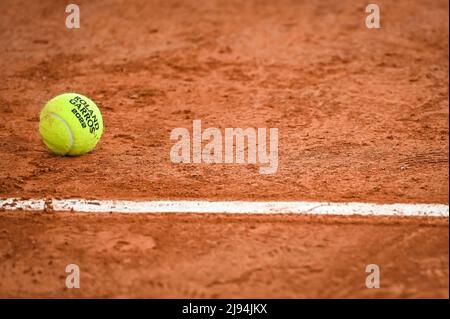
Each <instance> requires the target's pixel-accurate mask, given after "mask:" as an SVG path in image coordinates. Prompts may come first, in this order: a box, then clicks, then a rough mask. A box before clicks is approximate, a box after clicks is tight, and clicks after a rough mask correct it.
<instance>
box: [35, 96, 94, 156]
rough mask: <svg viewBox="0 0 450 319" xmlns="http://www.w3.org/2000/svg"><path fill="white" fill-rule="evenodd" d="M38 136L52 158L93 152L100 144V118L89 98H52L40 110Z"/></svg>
mask: <svg viewBox="0 0 450 319" xmlns="http://www.w3.org/2000/svg"><path fill="white" fill-rule="evenodd" d="M39 133H40V134H41V136H42V139H43V140H44V143H45V145H47V147H48V148H49V149H51V150H52V151H53V152H54V153H55V154H58V155H70V156H76V155H81V154H84V153H87V152H89V151H91V150H92V149H94V147H95V145H97V142H98V141H99V140H100V137H101V136H102V134H103V119H102V114H101V113H100V110H99V109H98V107H97V105H95V103H94V102H93V101H92V100H90V99H89V98H87V97H85V96H83V95H81V94H77V93H64V94H61V95H58V96H55V97H54V98H52V99H51V100H50V101H48V102H47V104H46V105H45V106H44V108H43V109H42V111H41V114H40V120H39Z"/></svg>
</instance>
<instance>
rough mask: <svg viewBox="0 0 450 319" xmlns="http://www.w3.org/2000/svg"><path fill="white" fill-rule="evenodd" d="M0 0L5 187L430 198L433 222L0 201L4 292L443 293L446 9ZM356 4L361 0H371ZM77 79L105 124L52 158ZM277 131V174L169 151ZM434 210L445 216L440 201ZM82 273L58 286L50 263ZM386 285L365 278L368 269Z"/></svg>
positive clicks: (0, 178) (209, 197)
mask: <svg viewBox="0 0 450 319" xmlns="http://www.w3.org/2000/svg"><path fill="white" fill-rule="evenodd" d="M69 3H70V2H67V1H56V0H51V1H50V0H42V1H31V0H28V1H17V0H14V1H12V0H2V1H1V2H0V16H1V19H0V66H1V68H0V70H1V71H2V80H1V81H0V200H1V199H11V198H14V199H43V200H51V199H55V198H56V199H86V200H130V201H158V200H167V201H171V200H173V201H180V200H190V201H191V200H198V201H249V202H253V201H254V202H265V201H274V202H277V201H280V202H281V201H286V202H288V201H306V202H308V201H313V202H332V203H354V202H360V203H373V204H376V205H382V204H405V205H410V204H433V205H440V206H439V207H442V206H444V209H445V205H446V206H447V208H446V216H443V217H429V216H375V215H374V216H360V215H358V214H353V215H343V216H334V215H319V214H318V215H314V214H309V215H307V214H283V213H280V214H276V213H275V214H273V213H262V214H226V213H223V214H222V213H211V214H208V213H202V214H196V213H192V212H186V213H182V212H178V213H164V212H161V213H148V214H145V213H144V214H126V213H95V212H93V213H80V212H76V211H68V212H67V211H65V212H61V211H56V210H55V209H52V207H51V206H49V205H46V207H45V209H44V210H43V211H39V210H38V211H29V210H20V209H19V210H10V209H8V207H5V206H3V208H0V298H26V297H30V298H79V297H97V298H129V297H137V298H448V297H449V276H448V270H449V225H448V200H449V176H448V169H449V167H448V166H449V165H448V163H449V144H448V142H449V135H448V134H449V122H448V117H449V62H448V61H449V60H448V59H449V51H448V48H449V46H448V45H449V43H448V36H449V24H448V14H449V4H448V1H446V0H436V1H425V0H414V1H406V0H402V1H395V2H393V1H377V2H376V3H377V4H378V5H379V7H380V8H381V28H380V29H368V28H366V25H365V19H366V16H367V13H366V12H365V7H366V5H367V4H368V3H367V2H365V1H358V0H355V1H332V0H323V1H231V0H227V1H225V0H223V1H188V0H176V1H143V0H142V1H138V0H132V1H120V0H111V1H76V4H78V5H79V7H80V10H81V27H80V28H79V29H67V28H66V26H65V20H66V16H67V13H66V12H65V8H66V6H67V4H69ZM369 3H370V2H369ZM63 92H79V93H81V94H84V95H86V96H89V97H90V98H92V99H93V100H94V101H95V102H96V103H97V105H98V106H99V108H100V110H101V112H102V115H103V121H104V124H105V132H104V135H103V137H102V139H101V140H100V142H99V144H98V146H97V147H96V149H95V150H94V151H92V152H90V153H88V154H85V155H83V156H79V157H61V156H56V155H54V154H52V153H51V152H50V151H49V150H48V149H47V148H46V146H45V145H44V144H43V142H42V139H41V137H40V135H39V130H38V126H39V112H40V111H41V109H42V107H43V106H44V105H45V103H46V102H47V101H48V100H49V99H51V98H52V97H53V96H55V95H58V94H61V93H63ZM196 119H201V121H202V126H203V127H205V128H207V127H216V128H219V129H225V128H230V127H231V128H236V127H242V128H247V127H255V128H261V127H267V128H277V129H278V132H279V133H278V134H279V140H278V152H279V155H278V161H279V163H278V170H277V172H276V173H274V174H260V172H259V165H258V164H205V163H201V164H195V163H192V164H174V163H173V162H171V160H170V150H171V147H172V146H173V144H174V141H172V140H171V139H170V133H171V131H172V130H173V129H174V128H178V127H181V128H188V129H189V128H192V123H193V120H196ZM444 215H445V214H444ZM68 264H77V265H79V266H80V269H81V288H80V289H67V288H66V286H65V278H66V276H67V274H66V272H65V267H66V265H68ZM368 264H377V265H379V266H380V269H381V287H380V288H379V289H368V288H366V285H365V280H366V277H367V275H368V274H367V273H366V272H365V268H366V265H368Z"/></svg>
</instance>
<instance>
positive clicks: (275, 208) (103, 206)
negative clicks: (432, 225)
mask: <svg viewBox="0 0 450 319" xmlns="http://www.w3.org/2000/svg"><path fill="white" fill-rule="evenodd" d="M47 209H48V210H52V211H55V212H59V211H61V212H64V211H73V212H80V213H110V212H112V213H199V214H204V213H212V214H214V213H224V214H304V215H345V216H348V215H362V216H430V217H449V215H448V212H449V206H448V205H446V204H373V203H332V202H304V201H282V202H277V201H271V202H251V201H206V200H203V201H196V200H192V201H190V200H164V201H128V200H86V199H49V200H45V199H27V200H21V199H15V198H8V199H0V210H27V211H43V210H47Z"/></svg>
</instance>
